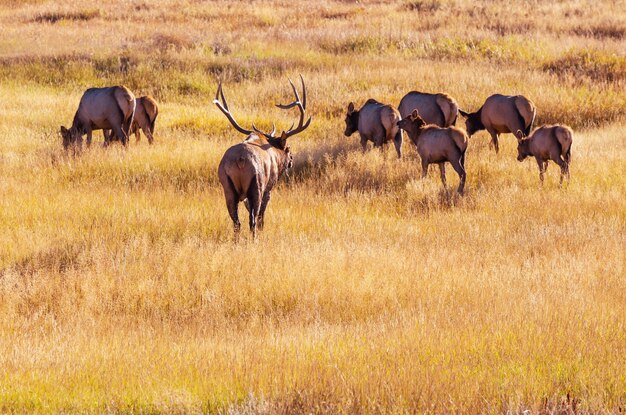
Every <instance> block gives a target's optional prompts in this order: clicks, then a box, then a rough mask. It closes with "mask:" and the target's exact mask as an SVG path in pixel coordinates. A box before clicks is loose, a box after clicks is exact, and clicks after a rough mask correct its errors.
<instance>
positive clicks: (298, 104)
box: [213, 75, 311, 139]
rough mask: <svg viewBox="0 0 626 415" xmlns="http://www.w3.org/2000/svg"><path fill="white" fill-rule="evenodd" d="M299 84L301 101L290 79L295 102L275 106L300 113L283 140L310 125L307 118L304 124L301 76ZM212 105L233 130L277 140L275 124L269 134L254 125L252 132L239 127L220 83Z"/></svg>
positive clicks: (304, 97)
mask: <svg viewBox="0 0 626 415" xmlns="http://www.w3.org/2000/svg"><path fill="white" fill-rule="evenodd" d="M300 82H301V83H302V99H300V94H298V90H297V89H296V87H295V85H294V84H293V82H291V79H289V84H290V85H291V89H292V90H293V94H294V95H295V101H293V102H292V103H290V104H276V106H277V107H278V108H280V109H284V110H287V109H291V108H293V107H298V110H299V111H300V119H299V121H298V126H297V127H296V128H295V129H294V128H293V126H294V124H291V127H290V128H289V130H287V131H286V132H285V135H286V137H285V138H287V137H291V136H293V135H296V134H298V133H301V132H302V131H304V130H305V129H307V128H308V126H309V124H311V117H309V119H308V120H307V121H306V122H304V116H305V113H306V86H305V84H304V79H303V78H302V75H300ZM220 98H221V102H220ZM213 103H214V104H215V105H217V107H218V108H219V109H220V111H222V112H223V113H224V115H226V118H228V121H230V123H231V124H232V126H233V127H235V129H236V130H237V131H239V132H240V133H242V134H246V135H248V134H252V133H253V132H256V133H259V134H262V135H263V136H265V137H266V138H268V139H276V138H277V137H276V136H274V134H275V133H276V125H275V124H272V131H271V132H270V133H265V132H263V131H261V130H260V129H258V128H257V127H256V126H255V125H254V124H252V130H246V129H245V128H243V127H241V126H240V125H239V124H238V123H237V121H235V119H234V118H233V116H232V114H231V113H230V110H229V109H228V103H227V102H226V98H225V97H224V91H223V90H222V82H221V81H220V83H219V86H218V88H217V94H216V95H215V99H214V100H213Z"/></svg>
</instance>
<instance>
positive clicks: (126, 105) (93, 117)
mask: <svg viewBox="0 0 626 415" xmlns="http://www.w3.org/2000/svg"><path fill="white" fill-rule="evenodd" d="M135 104H136V103H135V96H134V95H133V93H132V92H131V91H130V90H129V89H128V88H126V87H124V86H113V87H108V88H90V89H88V90H86V91H85V93H84V94H83V96H82V98H81V99H80V103H79V105H78V110H77V111H76V114H75V115H74V121H73V122H72V126H71V127H70V128H69V129H67V128H65V127H63V126H62V127H61V135H62V137H63V146H64V147H65V148H66V149H67V148H68V146H69V145H70V144H74V143H78V145H79V146H82V142H83V135H84V134H87V145H90V144H91V138H92V131H93V130H101V129H108V130H113V133H114V134H115V135H116V136H118V137H120V139H121V140H122V143H123V144H124V145H126V143H127V141H128V134H129V131H130V126H131V125H132V123H133V116H134V113H135Z"/></svg>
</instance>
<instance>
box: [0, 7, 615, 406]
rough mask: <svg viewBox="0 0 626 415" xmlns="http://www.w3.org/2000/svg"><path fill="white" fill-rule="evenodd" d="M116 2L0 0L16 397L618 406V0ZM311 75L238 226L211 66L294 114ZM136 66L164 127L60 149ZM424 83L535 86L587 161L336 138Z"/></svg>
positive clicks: (482, 93) (2, 169)
mask: <svg viewBox="0 0 626 415" xmlns="http://www.w3.org/2000/svg"><path fill="white" fill-rule="evenodd" d="M100 3H101V2H94V1H91V0H90V1H86V2H80V3H78V4H77V3H75V2H69V1H61V2H48V1H29V2H16V1H12V0H11V1H6V0H0V25H1V26H2V34H3V36H2V38H1V39H0V177H1V179H0V413H3V412H6V413H230V414H237V413H242V414H248V413H333V414H334V413H524V412H525V411H529V412H530V413H619V412H620V411H622V412H623V411H624V410H626V357H625V356H626V313H625V312H624V310H625V309H626V277H625V274H626V273H625V269H624V260H625V258H624V256H625V251H624V246H625V243H626V209H625V208H626V206H625V203H624V200H626V199H625V197H626V188H625V186H624V179H623V177H624V172H625V171H626V169H625V167H626V150H625V145H626V133H625V128H626V109H625V108H626V75H625V74H626V64H625V62H626V56H625V55H624V51H625V50H626V48H625V46H626V41H625V39H624V33H625V28H626V14H625V13H624V12H623V10H625V7H624V6H625V4H624V2H623V1H608V0H606V1H601V2H587V1H563V2H559V3H550V2H516V3H513V4H511V3H510V2H504V1H502V2H501V1H495V2H491V1H489V2H487V1H484V2H483V1H480V2H469V1H464V0H457V1H443V0H442V1H436V0H432V1H431V0H427V1H426V0H424V1H406V2H395V3H387V2H378V1H364V2H359V3H358V4H356V3H349V2H339V1H338V2H331V1H322V2H318V3H316V4H315V5H312V4H311V3H310V2H304V1H290V2H287V1H259V2H252V3H248V2H236V1H228V2H194V1H190V0H189V1H187V0H166V1H162V2H153V1H143V2H141V1H140V2H132V3H131V2H122V1H115V2H110V3H107V4H100ZM299 73H302V74H303V76H304V78H305V80H306V81H307V85H308V88H309V93H310V94H309V101H310V109H311V113H312V114H313V116H314V122H313V124H312V126H311V128H309V130H307V131H306V132H305V133H303V134H302V135H301V136H298V137H296V138H294V139H292V143H291V147H292V149H293V151H294V152H295V155H296V158H295V166H294V170H293V172H292V173H291V175H290V176H289V177H288V178H286V179H285V180H284V181H283V182H282V183H281V184H280V185H279V187H278V188H277V189H276V190H275V191H274V194H273V199H272V202H271V203H270V206H269V209H268V214H267V219H266V220H267V224H266V229H265V230H264V231H263V233H262V234H261V235H260V237H259V240H258V241H256V242H254V241H252V240H250V237H249V235H248V234H247V232H244V235H245V237H244V238H243V241H242V242H241V243H239V244H234V243H233V238H232V225H231V223H230V220H229V218H228V214H227V212H226V209H225V206H224V201H223V196H222V190H221V188H220V186H219V183H218V181H217V175H216V170H217V165H218V163H219V160H220V158H221V156H222V154H223V152H224V151H225V150H226V148H228V147H229V146H230V145H232V144H233V143H236V142H238V141H239V140H241V139H242V138H243V137H241V136H240V135H238V134H237V133H235V132H233V130H232V127H230V126H229V124H228V122H227V121H226V120H225V119H224V117H223V115H222V114H221V113H220V112H219V111H217V110H216V109H215V108H214V107H213V105H212V104H211V100H212V98H213V94H214V93H215V88H216V79H217V78H218V77H219V78H222V79H224V82H225V93H226V95H227V98H228V100H229V104H230V105H231V108H232V110H233V112H234V113H235V115H236V117H237V119H238V120H239V121H240V123H241V124H243V125H249V124H250V123H252V122H255V123H257V124H258V125H260V126H262V127H264V128H267V127H268V126H269V125H270V124H271V122H272V121H277V123H278V126H279V128H285V127H287V126H288V125H289V124H290V123H291V122H292V121H293V119H294V116H295V114H286V113H285V112H284V111H280V110H278V109H275V108H272V104H273V103H275V102H279V101H286V100H287V99H289V97H290V90H289V87H288V84H287V82H286V78H287V77H288V76H289V77H292V78H295V77H297V75H298V74H299ZM121 83H123V84H126V85H128V86H130V87H131V88H132V89H133V90H135V91H136V92H137V93H138V94H143V93H151V94H154V95H155V96H157V97H158V99H159V101H160V102H161V103H162V105H161V115H160V118H159V120H158V121H157V130H156V135H155V137H156V143H155V145H153V146H148V144H147V142H146V140H145V138H144V140H143V141H142V142H141V143H140V144H138V145H136V144H135V143H134V142H132V143H131V146H130V148H129V149H128V150H124V149H122V148H120V147H119V146H113V147H112V148H107V149H103V148H101V147H100V146H99V145H98V144H99V143H100V142H101V138H100V135H99V134H96V135H95V142H96V145H94V146H93V147H92V148H91V149H89V150H86V151H84V152H83V153H82V155H80V156H79V157H70V156H68V155H67V154H64V152H63V151H62V149H61V144H60V138H59V137H58V136H57V133H56V131H57V130H58V127H59V125H60V124H64V125H67V124H69V123H70V122H71V119H72V116H73V113H74V111H75V109H76V105H77V103H78V100H79V99H80V95H81V94H82V91H83V90H84V89H85V88H86V87H90V86H100V85H108V84H121ZM412 89H418V90H425V91H445V92H448V93H449V94H451V95H452V96H454V97H456V98H457V100H458V101H459V103H460V105H461V107H462V108H464V109H470V110H475V109H477V108H478V107H479V105H480V104H481V103H482V101H483V100H484V99H485V98H486V97H487V96H488V95H489V94H491V93H495V92H500V93H510V94H513V93H522V94H524V95H526V96H528V97H529V98H531V99H532V100H533V101H534V102H535V103H536V105H537V107H538V111H539V113H538V122H539V123H548V122H549V123H552V122H562V123H566V124H569V125H571V126H573V127H574V128H575V138H574V140H575V141H574V147H573V164H572V167H571V172H572V181H571V183H569V184H568V185H566V186H564V187H563V188H559V187H558V173H557V172H558V168H557V167H556V166H555V165H554V164H552V165H551V166H550V167H549V169H548V175H547V179H546V184H545V186H544V187H543V188H542V187H540V186H539V178H538V171H537V167H536V165H535V163H534V161H527V162H524V163H518V162H517V161H516V160H515V156H516V149H515V145H516V144H515V140H514V139H513V137H512V136H510V135H505V136H503V137H502V138H501V143H502V144H501V153H500V154H499V155H498V156H496V155H495V154H494V152H493V150H491V149H489V148H488V144H487V143H488V141H489V140H488V135H487V134H486V133H484V132H483V133H480V134H478V135H476V136H475V137H473V138H472V139H471V142H470V146H469V149H468V155H467V162H466V166H467V170H468V179H467V188H466V190H467V194H466V196H464V197H459V196H458V195H456V194H452V195H450V196H448V195H446V194H445V193H444V192H443V191H442V190H441V184H440V182H439V178H438V173H437V174H435V171H433V172H432V174H431V175H430V176H429V177H428V178H427V179H425V180H420V179H419V175H420V167H419V163H418V157H417V154H416V152H415V150H414V149H413V148H410V147H409V145H408V144H407V143H405V145H404V151H405V158H404V159H403V160H402V161H401V162H398V161H396V160H395V155H394V154H395V152H394V151H393V150H392V149H387V151H386V152H384V153H381V152H378V151H369V152H367V153H362V152H361V151H360V149H359V145H358V139H357V138H356V137H350V138H346V137H344V136H343V135H342V132H343V127H344V125H343V117H344V111H345V108H346V105H347V103H348V102H349V101H355V102H357V103H359V104H361V103H363V102H364V101H365V100H366V99H367V98H370V97H375V98H377V99H379V100H382V101H387V102H390V103H392V104H397V103H398V102H399V100H400V98H401V97H402V95H403V94H404V93H405V92H407V91H409V90H412ZM457 180H458V178H457V177H456V175H455V174H454V172H453V171H452V169H448V183H449V185H450V187H451V189H454V188H456V184H457ZM241 212H245V210H244V209H243V207H242V208H241Z"/></svg>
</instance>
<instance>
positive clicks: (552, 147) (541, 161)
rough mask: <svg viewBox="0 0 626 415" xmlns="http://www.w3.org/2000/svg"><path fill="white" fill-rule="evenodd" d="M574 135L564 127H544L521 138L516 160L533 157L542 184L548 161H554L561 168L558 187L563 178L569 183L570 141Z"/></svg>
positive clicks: (569, 129)
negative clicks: (565, 177)
mask: <svg viewBox="0 0 626 415" xmlns="http://www.w3.org/2000/svg"><path fill="white" fill-rule="evenodd" d="M573 136H574V133H573V132H572V129H571V128H569V127H568V126H566V125H544V126H542V127H539V128H537V129H536V130H535V131H533V132H532V134H531V135H530V136H529V137H527V138H523V139H522V140H520V141H519V143H518V145H517V160H518V161H523V160H524V159H525V158H526V157H529V156H533V157H535V160H537V165H538V166H539V180H541V184H543V174H544V173H545V172H546V169H547V168H548V160H552V161H554V162H555V163H556V164H558V165H559V167H560V168H561V178H560V181H559V185H562V184H563V177H564V176H567V181H568V182H569V165H570V162H571V161H572V139H573Z"/></svg>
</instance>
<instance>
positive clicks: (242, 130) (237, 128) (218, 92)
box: [213, 81, 252, 135]
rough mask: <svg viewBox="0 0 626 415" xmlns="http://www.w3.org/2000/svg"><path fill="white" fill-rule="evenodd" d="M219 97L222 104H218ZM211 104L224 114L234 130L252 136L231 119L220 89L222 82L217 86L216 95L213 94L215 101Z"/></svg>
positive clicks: (222, 91) (250, 131)
mask: <svg viewBox="0 0 626 415" xmlns="http://www.w3.org/2000/svg"><path fill="white" fill-rule="evenodd" d="M220 97H221V98H222V102H220ZM213 103H214V104H215V105H216V106H217V108H219V110H220V111H222V112H223V113H224V115H225V116H226V118H227V119H228V121H230V123H231V125H232V126H233V127H235V130H237V131H239V132H240V133H242V134H246V135H247V134H252V130H246V129H245V128H242V127H241V126H240V125H239V124H237V121H235V119H234V118H233V116H232V114H231V113H230V110H229V109H228V103H227V102H226V97H224V90H223V89H222V81H220V83H219V86H218V87H217V94H215V99H214V100H213Z"/></svg>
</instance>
